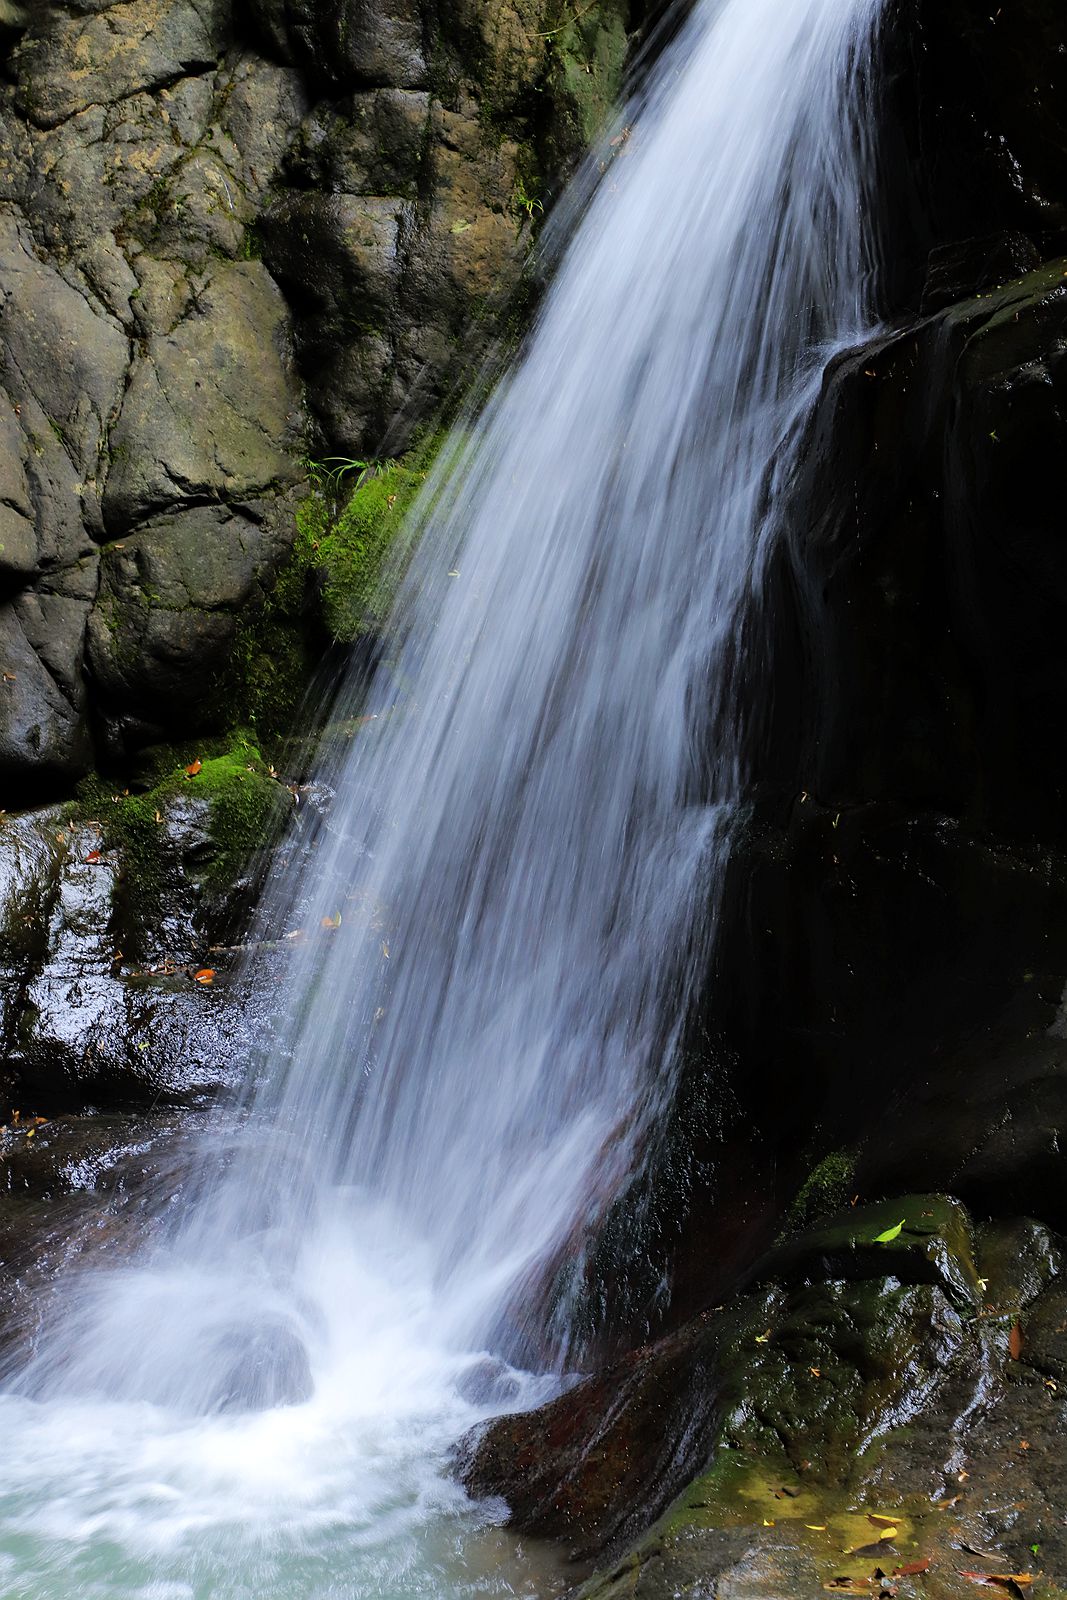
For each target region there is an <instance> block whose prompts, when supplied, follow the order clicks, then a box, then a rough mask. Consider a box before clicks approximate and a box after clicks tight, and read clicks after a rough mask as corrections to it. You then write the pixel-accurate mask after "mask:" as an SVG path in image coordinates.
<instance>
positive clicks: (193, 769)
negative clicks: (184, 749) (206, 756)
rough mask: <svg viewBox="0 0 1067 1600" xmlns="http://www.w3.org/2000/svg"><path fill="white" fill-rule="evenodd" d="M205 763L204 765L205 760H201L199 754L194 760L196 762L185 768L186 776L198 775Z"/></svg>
mask: <svg viewBox="0 0 1067 1600" xmlns="http://www.w3.org/2000/svg"><path fill="white" fill-rule="evenodd" d="M203 765H204V763H203V762H202V761H201V760H200V757H199V756H197V758H196V760H195V761H194V762H193V764H192V766H190V767H186V769H185V776H186V777H187V778H195V777H196V775H197V773H198V772H199V771H200V768H201V767H202V766H203Z"/></svg>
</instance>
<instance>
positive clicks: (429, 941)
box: [0, 0, 879, 1600]
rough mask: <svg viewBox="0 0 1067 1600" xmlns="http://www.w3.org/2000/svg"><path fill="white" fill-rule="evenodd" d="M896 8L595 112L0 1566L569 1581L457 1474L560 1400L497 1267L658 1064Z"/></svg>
mask: <svg viewBox="0 0 1067 1600" xmlns="http://www.w3.org/2000/svg"><path fill="white" fill-rule="evenodd" d="M878 11H879V0H719V3H714V0H704V4H703V6H702V7H701V8H699V9H698V10H697V11H696V12H695V13H694V15H693V16H692V17H691V18H690V20H689V21H688V22H687V24H686V25H685V27H684V28H683V29H682V31H681V32H680V34H679V36H678V38H677V39H676V41H675V42H674V43H673V45H672V46H671V47H670V49H669V50H668V51H667V52H666V54H665V56H664V58H663V59H662V60H661V62H660V63H659V65H658V67H657V69H656V71H655V74H654V76H653V79H652V81H651V83H650V84H649V86H648V87H647V88H646V91H645V93H644V96H643V98H642V102H641V104H640V105H637V106H634V107H633V108H631V111H630V113H629V114H628V120H627V122H626V123H625V124H620V128H621V129H622V131H621V132H620V135H619V136H618V139H617V142H616V143H615V145H614V146H613V148H614V150H615V152H616V154H615V157H614V158H613V159H612V161H611V163H610V166H609V169H608V171H607V172H606V174H605V176H604V178H603V180H602V182H601V183H600V185H599V187H598V188H597V190H596V192H595V195H594V196H593V199H592V201H591V203H590V205H589V207H588V210H587V213H586V215H585V217H584V219H583V220H582V222H581V224H580V226H579V228H578V230H577V232H576V234H575V236H574V238H573V239H572V241H571V242H570V244H569V246H568V248H567V250H566V253H565V255H564V258H563V260H562V263H561V265H560V267H559V270H558V272H557V274H556V277H555V281H554V283H553V285H552V288H551V290H550V293H549V294H548V296H547V299H546V303H545V305H544V308H543V310H542V313H541V315H540V317H539V320H538V324H537V326H536V328H535V330H534V332H533V335H532V337H531V338H530V340H529V342H528V346H527V348H526V351H525V353H524V355H523V357H522V359H521V360H520V361H519V362H518V364H517V365H516V367H515V368H514V370H513V371H512V372H511V373H510V375H508V376H507V377H506V378H505V379H504V381H503V382H502V383H501V384H500V385H499V386H498V388H497V390H496V392H495V394H494V396H493V398H492V400H491V402H490V403H489V405H488V406H487V408H486V409H485V411H484V413H483V415H482V416H481V418H480V419H479V420H478V421H477V423H476V424H474V426H473V427H472V428H471V430H470V431H469V433H467V434H466V435H464V436H463V438H462V439H461V440H457V441H456V443H455V446H454V448H453V449H452V450H451V451H449V452H447V454H448V456H449V464H448V466H447V468H442V469H441V470H439V471H438V472H437V473H436V475H435V476H434V478H433V480H432V481H431V483H430V484H429V485H428V488H427V493H426V495H425V496H424V500H423V505H422V508H421V511H420V513H418V514H417V516H416V519H415V523H416V526H415V532H416V533H418V534H420V535H421V537H420V538H419V541H418V545H417V548H416V550H415V554H414V557H413V560H412V563H411V567H410V570H409V572H408V575H407V577H406V578H405V580H404V582H403V584H402V587H401V592H400V595H399V598H398V601H397V605H396V612H395V618H394V629H393V642H392V646H391V648H390V649H389V651H388V652H387V656H388V664H387V666H385V667H383V668H382V669H380V671H379V673H378V677H377V680H376V683H375V685H374V687H373V690H372V697H373V705H372V709H373V710H375V711H377V712H379V713H381V715H380V716H379V718H378V720H377V722H375V723H374V724H373V725H372V726H373V731H372V733H370V734H368V735H366V736H361V737H360V738H358V739H357V740H355V741H354V743H353V747H352V750H351V754H350V755H349V757H348V758H347V760H346V761H345V762H344V764H343V765H342V766H341V767H340V769H339V770H337V771H336V772H335V773H334V774H333V775H332V777H333V782H334V785H335V788H336V800H335V802H334V804H333V806H332V809H331V812H330V815H329V821H328V825H327V827H326V828H325V829H324V831H323V832H322V834H321V836H320V838H319V840H318V843H317V848H316V849H315V850H314V851H312V852H310V853H309V855H308V857H307V859H306V861H305V863H304V865H303V866H302V867H301V868H300V870H299V872H298V873H297V874H296V878H297V881H295V882H292V881H290V882H287V883H285V884H283V885H280V886H279V888H278V890H277V897H276V901H275V910H276V912H278V914H279V915H280V914H281V912H280V910H279V907H284V906H287V905H290V904H293V905H295V904H300V905H301V907H302V908H303V909H302V918H303V920H304V922H305V925H306V926H307V927H308V929H309V930H312V933H313V936H312V937H309V939H308V941H307V947H306V949H305V950H304V951H303V952H302V953H301V955H300V956H299V958H298V963H297V972H296V974H295V976H294V977H293V980H292V994H293V1008H292V1011H293V1015H292V1022H291V1028H290V1031H289V1036H288V1037H287V1039H285V1040H284V1041H283V1043H282V1045H281V1046H280V1047H279V1049H278V1051H277V1052H276V1056H275V1058H274V1060H273V1061H272V1062H271V1063H270V1064H268V1068H267V1070H265V1072H264V1074H263V1080H262V1082H261V1083H260V1085H259V1086H258V1088H257V1091H256V1094H255V1096H254V1100H253V1104H252V1114H251V1118H250V1121H249V1124H248V1126H247V1128H246V1129H245V1131H244V1133H243V1135H242V1137H241V1140H240V1144H239V1147H238V1150H237V1153H236V1155H235V1156H234V1158H233V1160H232V1161H231V1163H230V1166H229V1169H228V1171H227V1173H226V1175H225V1176H224V1177H223V1178H222V1179H220V1180H219V1181H217V1182H215V1183H212V1184H207V1183H205V1185H204V1187H203V1193H202V1196H201V1199H200V1201H199V1203H198V1205H197V1206H196V1207H195V1208H194V1212H193V1215H191V1216H189V1217H186V1218H184V1219H182V1222H181V1225H180V1226H179V1227H178V1228H177V1229H176V1230H174V1231H173V1232H172V1234H171V1236H170V1237H168V1238H167V1239H166V1240H165V1241H164V1242H163V1243H162V1244H161V1246H160V1249H159V1251H158V1253H157V1254H156V1255H155V1256H153V1258H152V1259H151V1260H148V1261H145V1262H144V1263H143V1264H142V1265H141V1266H140V1267H139V1268H137V1269H136V1270H130V1271H127V1272H124V1273H113V1274H107V1275H104V1274H102V1273H96V1274H92V1275H89V1276H88V1277H87V1278H86V1279H84V1280H83V1281H82V1282H81V1284H80V1285H77V1286H75V1287H73V1288H72V1289H71V1291H70V1292H69V1294H68V1295H67V1296H66V1298H65V1299H64V1301H63V1315H62V1318H60V1319H57V1321H56V1323H55V1326H54V1327H53V1328H52V1330H51V1331H50V1333H48V1334H47V1335H46V1337H45V1339H44V1340H43V1342H42V1346H41V1349H40V1351H39V1353H38V1355H37V1356H36V1358H35V1361H34V1363H33V1365H32V1366H31V1368H30V1370H29V1371H28V1372H25V1373H23V1374H21V1375H20V1376H19V1377H18V1378H17V1379H16V1380H15V1381H14V1382H13V1384H12V1386H11V1390H10V1392H9V1393H8V1395H7V1396H6V1397H5V1398H3V1400H2V1401H0V1417H2V1419H3V1426H4V1430H5V1441H6V1442H5V1451H4V1452H3V1459H2V1461H0V1580H2V1582H3V1587H4V1591H5V1592H6V1593H10V1594H12V1595H20V1596H27V1597H35V1600H43V1597H45V1596H48V1597H53V1596H57V1595H59V1594H62V1595H64V1596H75V1595H76V1596H102V1597H119V1596H122V1597H133V1596H138V1597H140V1596H145V1597H147V1596H154V1597H155V1596H167V1597H168V1600H170V1597H175V1600H176V1597H179V1596H182V1597H185V1596H195V1597H200V1596H208V1595H211V1596H213V1597H236V1596H244V1595H256V1596H264V1595H268V1594H269V1595H271V1596H292V1597H316V1600H318V1597H324V1596H330V1595H345V1596H360V1597H362V1596H383V1597H389V1596H395V1597H400V1596H403V1597H405V1600H407V1597H412V1596H415V1595H420V1594H427V1595H435V1596H452V1595H457V1596H458V1595H465V1594H473V1593H476V1592H477V1593H488V1594H505V1593H507V1594H511V1593H515V1592H520V1593H522V1592H525V1593H539V1594H542V1595H544V1594H547V1593H549V1592H552V1589H553V1581H554V1580H553V1579H552V1576H551V1573H550V1572H549V1571H547V1570H546V1571H542V1572H537V1571H534V1570H532V1569H530V1568H528V1567H525V1568H524V1567H521V1566H516V1565H515V1564H514V1563H511V1564H510V1565H508V1566H507V1567H506V1568H504V1567H503V1566H501V1568H500V1570H499V1572H498V1573H497V1575H496V1576H493V1575H492V1569H493V1567H494V1564H495V1563H498V1562H499V1561H500V1559H501V1550H500V1546H499V1545H498V1544H497V1543H495V1542H494V1541H495V1540H497V1539H498V1538H499V1536H498V1535H494V1534H493V1533H492V1531H491V1530H490V1529H489V1528H488V1527H487V1525H486V1524H487V1520H491V1519H488V1514H487V1513H485V1512H482V1511H479V1510H478V1509H476V1508H470V1507H466V1506H464V1503H463V1500H462V1496H461V1495H460V1493H459V1491H458V1490H456V1489H455V1488H454V1487H452V1486H450V1485H449V1484H448V1482H447V1480H446V1478H445V1476H444V1475H443V1473H442V1471H441V1468H440V1462H441V1459H442V1455H443V1452H444V1450H445V1448H446V1446H447V1444H448V1442H449V1441H450V1440H451V1439H452V1438H454V1437H455V1436H456V1435H457V1434H458V1433H459V1432H460V1431H462V1429H463V1428H464V1427H465V1426H466V1425H467V1424H468V1423H469V1422H471V1421H472V1420H474V1419H475V1418H476V1417H478V1416H481V1415H485V1414H487V1412H489V1411H491V1410H492V1409H493V1408H494V1406H495V1407H496V1408H497V1409H500V1408H501V1406H502V1405H503V1404H505V1403H507V1402H508V1401H511V1403H532V1402H533V1401H534V1400H536V1399H537V1398H538V1396H539V1395H540V1394H543V1393H547V1392H548V1389H549V1387H550V1385H551V1380H550V1379H537V1378H535V1377H532V1376H530V1375H529V1374H525V1373H519V1372H516V1371H514V1370H511V1369H507V1368H503V1367H499V1368H498V1369H497V1370H496V1371H495V1374H493V1373H490V1376H491V1377H492V1378H493V1382H491V1383H490V1384H489V1391H487V1392H486V1393H485V1394H483V1395H482V1396H481V1397H480V1398H479V1397H477V1396H475V1397H474V1398H470V1396H471V1395H473V1393H474V1391H473V1390H472V1388H471V1384H470V1381H469V1380H471V1378H472V1375H480V1376H481V1377H482V1378H483V1379H484V1378H485V1377H486V1372H487V1371H488V1368H487V1366H486V1363H485V1362H484V1355H485V1351H486V1347H487V1344H489V1343H490V1342H492V1343H494V1344H495V1345H496V1348H497V1349H498V1350H500V1351H502V1353H503V1354H504V1356H505V1357H509V1358H512V1359H515V1360H518V1359H519V1356H520V1355H521V1354H522V1352H523V1351H526V1350H529V1349H530V1348H532V1347H535V1346H536V1338H537V1334H538V1331H539V1319H540V1318H541V1317H542V1315H543V1310H542V1308H540V1307H539V1306H535V1307H533V1308H532V1309H531V1311H530V1313H529V1315H528V1316H527V1317H525V1318H524V1315H523V1311H522V1290H523V1286H524V1285H525V1284H527V1283H528V1282H529V1281H530V1280H531V1275H532V1274H533V1273H535V1271H536V1269H537V1267H538V1265H539V1264H541V1263H543V1262H544V1260H545V1259H546V1257H547V1256H548V1254H549V1253H550V1252H551V1251H552V1250H553V1249H554V1248H556V1247H557V1246H558V1245H559V1243H560V1241H561V1239H562V1238H563V1237H564V1235H565V1234H567V1232H568V1231H569V1230H574V1229H576V1228H578V1229H580V1227H581V1224H582V1221H583V1219H585V1218H589V1217H591V1216H592V1215H593V1214H594V1213H595V1210H596V1208H597V1206H598V1204H600V1203H601V1201H602V1200H603V1198H604V1196H605V1195H607V1194H610V1192H611V1190H612V1188H613V1186H614V1185H615V1184H616V1183H617V1182H618V1180H619V1178H620V1177H621V1176H622V1174H623V1173H624V1172H625V1171H626V1169H627V1166H628V1164H629V1162H630V1161H631V1160H632V1158H633V1144H634V1139H635V1137H636V1135H637V1134H638V1132H639V1130H640V1127H641V1125H642V1123H643V1120H644V1119H645V1118H646V1117H647V1116H648V1115H650V1114H652V1113H653V1112H654V1108H655V1105H656V1102H657V1098H658V1097H659V1096H660V1095H662V1094H663V1093H665V1092H666V1091H667V1088H668V1087H669V1082H670V1073H671V1067H672V1057H673V1049H674V1044H675V1040H676V1036H677V1034H678V1031H679V1028H680V1025H681V1023H682V1021H683V1019H684V1015H685V1009H686V1004H687V1000H688V998H689V994H690V987H691V983H692V981H693V979H694V977H695V976H698V975H699V965H700V958H701V955H702V953H706V948H707V945H706V939H707V934H708V923H709V917H710V915H711V913H712V911H713V907H714V898H715V884H716V879H717V872H718V867H719V864H720V859H721V852H722V849H723V848H724V839H725V837H726V829H725V827H724V826H723V819H724V818H725V817H728V816H729V812H730V804H731V801H732V800H733V798H734V797H735V795H736V793H737V788H738V784H739V781H740V771H739V753H738V748H737V740H736V736H735V730H734V726H733V718H732V715H731V704H730V696H729V694H728V693H727V691H726V689H725V688H724V685H725V684H727V683H734V682H736V680H737V678H738V676H739V675H740V676H742V677H743V666H744V664H743V662H741V663H738V662H737V661H736V660H734V659H733V657H734V655H735V652H736V641H737V621H738V617H739V615H740V613H741V609H742V607H743V605H744V602H745V597H746V595H747V594H748V593H749V592H750V590H751V586H752V584H753V583H754V582H758V573H759V567H760V561H761V556H762V554H763V552H764V550H765V547H766V544H767V541H768V540H770V539H771V538H773V535H774V526H775V514H776V507H775V505H774V504H773V497H772V502H771V503H770V504H768V503H767V495H766V492H765V491H766V485H767V482H768V472H769V469H770V468H771V467H772V465H774V464H775V463H779V462H780V461H781V458H782V455H783V452H787V451H788V450H789V449H791V448H793V444H792V441H793V440H794V439H795V437H796V434H797V428H796V424H797V421H798V418H799V417H801V416H802V414H803V412H804V409H805V408H806V407H807V406H808V405H809V404H810V400H811V396H812V394H813V392H814V386H815V384H816V383H817V380H818V374H819V372H820V370H821V366H822V363H823V361H824V360H825V356H826V353H827V351H828V350H829V349H830V348H832V347H833V346H834V345H837V344H839V343H841V342H842V341H847V340H849V339H851V338H855V337H856V336H857V335H858V334H859V333H860V332H861V331H862V330H863V328H864V325H865V318H866V315H867V309H866V276H867V259H868V253H867V247H866V240H865V223H864V192H865V191H864V185H865V179H866V172H865V159H866V158H865V125H864V123H865V106H864V103H863V84H864V83H865V81H866V80H867V75H868V74H867V68H868V65H869V52H870V49H871V38H872V33H873V28H874V25H875V22H876V19H877V14H878ZM709 728H710V729H711V731H712V735H713V736H712V737H710V738H709V735H708V730H709ZM709 749H710V750H712V751H713V752H714V754H713V759H712V763H711V770H709V768H708V757H707V751H708V750H709ZM709 908H711V910H709ZM338 914H340V916H341V922H340V926H337V927H331V928H329V929H328V930H326V931H321V932H320V931H319V930H320V925H321V923H322V920H323V919H329V920H330V921H331V922H335V921H336V918H337V916H338ZM505 1311H506V1312H507V1327H508V1332H507V1336H506V1337H505V1336H504V1335H503V1334H502V1332H501V1328H500V1319H501V1316H502V1314H503V1313H504V1312H505ZM479 1358H482V1361H483V1369H484V1370H482V1371H481V1373H480V1374H478V1372H477V1370H476V1369H477V1363H478V1361H479ZM457 1385H458V1387H457ZM465 1394H466V1395H467V1396H468V1398H464V1395H465ZM286 1401H288V1402H289V1403H288V1404H285V1403H283V1402H286ZM61 1572H62V1573H63V1577H62V1579H60V1577H59V1574H60V1573H61Z"/></svg>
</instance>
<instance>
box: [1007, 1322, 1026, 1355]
mask: <svg viewBox="0 0 1067 1600" xmlns="http://www.w3.org/2000/svg"><path fill="white" fill-rule="evenodd" d="M1022 1353H1023V1330H1022V1326H1021V1324H1019V1323H1018V1322H1016V1323H1013V1324H1012V1330H1011V1332H1010V1333H1009V1334H1008V1354H1009V1355H1010V1356H1011V1359H1012V1360H1013V1361H1018V1359H1019V1357H1020V1356H1021V1355H1022Z"/></svg>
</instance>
